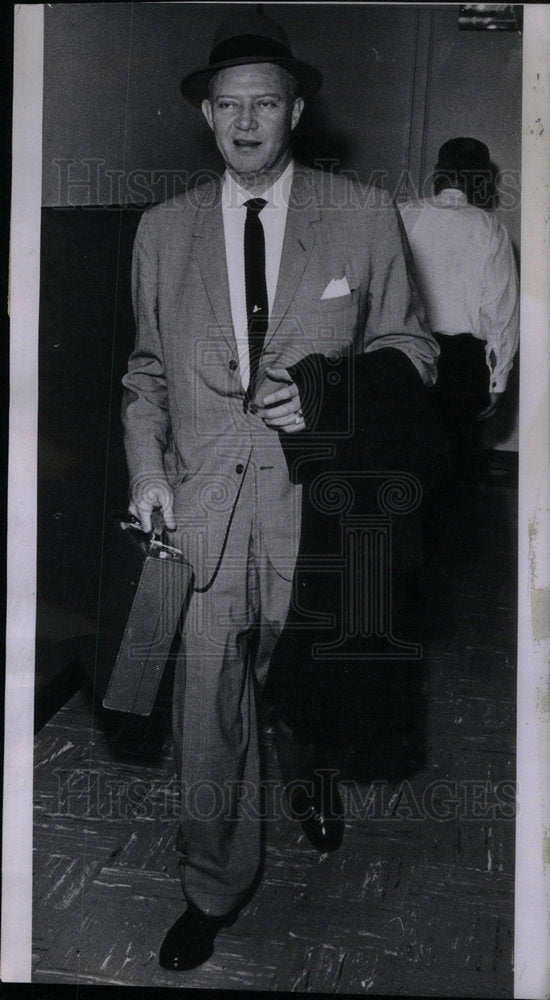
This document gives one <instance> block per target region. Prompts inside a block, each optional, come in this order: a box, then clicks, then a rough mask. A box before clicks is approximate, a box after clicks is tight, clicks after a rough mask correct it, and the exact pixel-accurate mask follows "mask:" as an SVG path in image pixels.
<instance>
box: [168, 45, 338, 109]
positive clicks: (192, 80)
mask: <svg viewBox="0 0 550 1000" xmlns="http://www.w3.org/2000/svg"><path fill="white" fill-rule="evenodd" d="M254 63H273V64H274V65H275V66H282V67H283V69H286V70H288V72H289V73H290V74H291V75H292V76H294V77H295V78H296V79H297V80H298V83H299V85H300V94H301V96H302V97H304V98H306V99H309V98H312V97H314V96H315V94H317V93H318V92H319V90H320V89H321V87H322V85H323V75H322V73H320V72H319V70H318V69H315V67H314V66H310V65H309V64H308V63H304V62H301V61H300V60H299V59H294V58H291V57H285V56H279V57H277V56H241V57H239V58H235V59H225V60H223V62H218V63H213V64H212V65H211V66H206V67H203V68H202V69H197V70H194V71H193V72H192V73H189V74H188V75H187V76H185V77H184V78H183V80H182V81H181V87H180V89H181V92H182V94H183V96H184V97H185V99H186V100H187V101H190V102H191V104H194V105H195V107H196V108H200V106H201V104H202V102H203V101H204V100H205V98H207V97H208V84H209V82H210V80H211V79H212V77H213V76H214V74H215V73H218V72H219V70H221V69H229V68H230V67H232V66H248V65H251V64H254Z"/></svg>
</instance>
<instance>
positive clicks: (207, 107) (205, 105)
mask: <svg viewBox="0 0 550 1000" xmlns="http://www.w3.org/2000/svg"><path fill="white" fill-rule="evenodd" d="M201 111H202V113H203V115H204V117H205V118H206V121H207V122H208V124H209V125H210V128H211V129H212V131H214V118H213V116H212V105H211V104H210V101H209V100H207V99H206V98H205V99H204V101H203V102H202V104H201ZM293 127H294V126H293Z"/></svg>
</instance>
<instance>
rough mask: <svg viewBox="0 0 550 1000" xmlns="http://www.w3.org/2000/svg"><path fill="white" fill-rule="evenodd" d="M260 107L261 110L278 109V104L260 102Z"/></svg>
mask: <svg viewBox="0 0 550 1000" xmlns="http://www.w3.org/2000/svg"><path fill="white" fill-rule="evenodd" d="M260 107H261V108H276V107H277V102H276V101H267V100H266V101H260Z"/></svg>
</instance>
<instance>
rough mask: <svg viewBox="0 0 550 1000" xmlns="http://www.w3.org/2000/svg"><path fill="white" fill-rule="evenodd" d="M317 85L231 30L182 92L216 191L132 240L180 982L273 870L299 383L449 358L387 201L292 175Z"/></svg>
mask: <svg viewBox="0 0 550 1000" xmlns="http://www.w3.org/2000/svg"><path fill="white" fill-rule="evenodd" d="M321 82H322V77H321V75H320V73H319V72H318V71H317V70H316V69H314V68H313V67H311V66H309V65H308V64H306V63H303V62H301V61H299V60H298V59H296V58H294V56H293V55H292V52H291V50H290V46H289V42H288V39H287V37H286V35H285V33H284V32H283V30H282V29H281V28H280V27H279V25H278V24H276V23H275V22H273V21H272V20H270V19H268V18H266V17H263V16H262V15H259V14H256V13H250V14H248V13H247V14H245V15H238V16H232V17H230V18H229V19H227V20H226V21H225V22H224V23H223V25H221V27H220V29H219V30H218V33H217V36H216V38H215V40H214V47H213V49H212V53H211V56H210V62H209V64H208V66H207V67H202V68H201V69H199V70H197V71H195V72H194V73H191V74H190V75H188V76H187V77H186V78H185V79H184V80H183V83H182V91H183V94H184V96H185V97H186V98H187V99H189V100H190V101H191V102H192V103H193V104H194V105H195V106H197V107H199V108H201V109H202V112H203V114H204V116H205V118H206V120H207V122H208V125H209V126H210V128H211V129H212V131H213V133H214V138H215V140H216V143H217V146H218V149H219V151H220V153H221V155H222V158H223V161H224V163H225V168H226V169H225V173H224V175H223V178H220V179H219V180H212V181H208V182H207V183H205V184H202V185H200V186H198V187H196V188H195V189H194V190H190V191H188V192H187V193H186V194H184V195H182V196H180V197H178V198H176V199H175V200H174V201H172V202H169V203H164V204H161V205H157V206H155V207H153V208H152V209H150V210H149V211H148V212H146V213H145V214H144V216H143V219H142V220H141V223H140V226H139V230H138V233H137V236H136V242H135V250H134V285H133V291H134V309H135V317H136V324H137V337H136V345H135V349H134V351H133V353H132V355H131V357H130V361H129V365H128V373H127V374H126V375H125V377H124V379H123V382H124V387H125V394H124V402H123V423H124V432H125V444H126V451H127V458H128V467H129V474H130V486H131V495H132V500H131V505H130V509H131V510H132V512H133V513H134V514H136V515H137V516H138V517H139V518H140V520H141V523H142V527H143V528H144V529H145V530H146V531H147V530H149V529H150V524H151V512H152V510H153V509H154V508H155V507H160V508H161V509H162V512H163V516H164V521H165V523H166V526H167V528H168V529H170V530H172V531H173V532H174V544H175V545H178V546H179V547H181V548H182V549H183V551H184V553H185V555H186V556H187V558H188V559H189V561H190V562H191V564H192V566H193V570H194V592H193V595H192V597H191V599H190V602H189V606H188V607H187V609H186V614H185V621H184V626H183V630H182V631H183V634H182V638H181V647H180V651H179V655H178V660H177V663H176V676H175V687H174V699H173V708H174V712H173V716H174V744H175V755H176V765H177V770H178V775H179V778H180V781H181V790H182V801H181V821H180V826H179V832H178V845H177V846H178V850H179V853H180V856H181V863H182V883H183V890H184V895H185V898H186V900H187V909H186V911H185V912H184V914H183V915H182V916H181V917H180V918H179V919H178V920H177V921H176V923H175V924H174V925H173V927H172V928H171V929H170V930H169V932H168V934H167V936H166V938H165V940H164V943H163V945H162V948H161V951H160V962H161V964H162V965H163V966H165V967H167V968H171V969H189V968H193V967H194V966H196V965H199V964H200V963H201V962H203V961H205V960H206V958H208V957H209V955H210V954H211V953H212V949H213V942H214V939H215V936H216V934H217V933H218V931H219V930H220V929H221V927H223V926H224V925H227V924H228V923H230V922H231V921H232V920H233V919H234V918H235V914H236V913H237V912H238V909H239V907H241V906H242V905H243V903H244V901H245V900H246V898H247V897H248V896H249V894H250V890H251V887H252V885H253V883H254V879H255V877H256V876H257V873H258V870H259V865H260V819H259V812H260V800H259V784H260V770H259V750H258V732H257V720H256V693H257V691H258V690H260V689H261V687H262V685H263V682H264V679H265V676H266V672H267V668H268V664H269V657H270V653H271V651H272V649H273V647H274V645H275V643H276V641H277V637H278V635H279V633H280V631H281V628H282V625H283V623H284V621H285V618H286V614H287V610H288V606H289V600H290V594H291V582H292V576H293V570H294V564H295V559H296V553H297V548H298V543H299V526H300V487H299V486H298V485H295V484H293V483H291V482H290V480H289V475H288V468H287V464H286V461H285V458H284V454H283V450H282V447H281V443H280V435H286V434H292V433H293V432H295V431H297V430H301V429H303V427H304V421H303V417H302V411H301V400H300V397H299V393H298V389H297V386H296V385H295V384H294V383H293V382H292V380H291V379H290V377H289V375H288V372H287V368H288V367H289V366H290V365H291V364H293V363H296V362H297V361H299V360H300V358H303V357H305V356H306V355H307V354H310V353H311V352H312V351H318V352H321V353H322V354H324V355H338V354H340V353H342V352H343V351H346V350H350V349H351V350H353V351H373V350H376V349H377V348H379V347H388V346H392V347H396V348H398V349H399V350H400V351H402V352H403V353H404V354H405V355H406V356H407V357H408V358H409V359H410V362H411V363H412V365H414V367H415V369H416V370H417V371H418V372H419V373H420V375H421V376H422V379H423V381H424V382H425V383H426V384H431V383H432V382H433V381H434V379H435V359H436V357H437V345H436V344H435V342H434V340H433V338H432V337H431V334H430V333H429V332H428V329H427V327H426V325H425V322H424V318H423V313H422V307H421V306H420V303H419V301H418V299H417V297H416V292H415V289H414V286H413V284H412V282H411V281H410V280H409V276H408V273H407V269H406V264H405V259H404V254H403V248H402V242H401V235H400V231H399V228H398V223H397V219H396V215H395V213H394V211H393V210H392V208H391V207H390V206H389V203H388V200H387V199H386V198H385V197H384V195H383V194H382V193H381V192H377V191H374V190H371V189H367V188H361V187H360V186H358V185H354V184H352V183H351V182H350V181H347V180H343V179H341V178H338V177H336V176H335V175H334V174H330V175H324V174H322V173H320V172H318V171H312V170H308V169H305V168H303V167H300V166H298V165H297V164H295V163H293V160H292V156H291V152H290V136H291V133H292V130H293V129H294V128H295V127H296V125H297V123H298V121H299V118H300V116H301V114H302V110H303V107H304V101H305V100H307V99H308V98H309V97H311V96H313V95H314V94H315V93H316V92H317V91H318V90H319V88H320V86H321ZM317 833H318V835H319V836H318V846H321V847H322V844H323V836H324V831H323V829H319V830H318V831H317Z"/></svg>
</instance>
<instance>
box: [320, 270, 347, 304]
mask: <svg viewBox="0 0 550 1000" xmlns="http://www.w3.org/2000/svg"><path fill="white" fill-rule="evenodd" d="M349 294H350V287H349V285H348V279H347V278H346V276H345V275H344V277H343V278H332V280H331V281H329V283H328V285H327V287H326V288H325V290H324V292H323V294H322V295H321V299H337V298H340V296H341V295H349Z"/></svg>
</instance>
